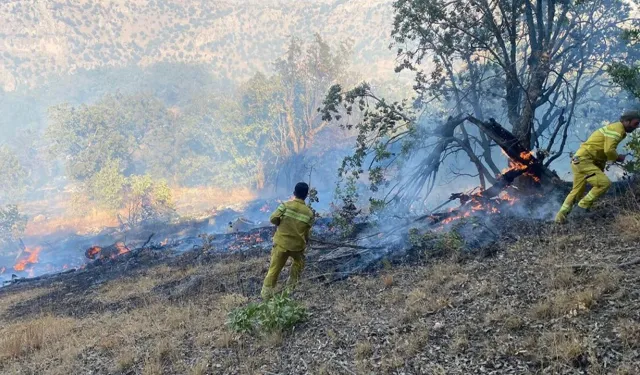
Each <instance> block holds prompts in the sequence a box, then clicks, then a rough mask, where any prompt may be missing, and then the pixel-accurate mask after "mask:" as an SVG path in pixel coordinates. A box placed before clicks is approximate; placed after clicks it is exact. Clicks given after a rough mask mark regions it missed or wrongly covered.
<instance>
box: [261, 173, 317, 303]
mask: <svg viewBox="0 0 640 375" xmlns="http://www.w3.org/2000/svg"><path fill="white" fill-rule="evenodd" d="M308 194H309V185H307V184H306V183H304V182H300V183H298V184H297V185H296V187H295V189H294V192H293V195H294V199H293V200H291V201H289V202H285V203H282V204H281V205H280V206H278V208H277V209H276V211H275V212H274V213H273V214H271V218H270V221H271V223H272V224H274V225H276V226H277V227H278V228H277V229H276V233H275V235H274V236H273V248H272V249H271V264H270V265H269V271H268V272H267V276H266V277H265V279H264V283H263V285H262V293H261V295H262V298H263V299H268V298H270V297H271V296H272V295H273V293H274V291H275V287H276V284H277V282H278V277H279V276H280V271H282V268H283V267H284V265H285V263H287V259H289V257H291V258H293V263H292V264H291V273H290V274H289V280H288V281H287V289H288V290H293V289H294V288H295V286H296V284H297V283H298V280H299V279H300V274H301V273H302V270H303V269H304V251H305V249H306V247H307V243H308V242H309V234H310V232H311V227H312V226H313V221H314V214H313V211H311V209H310V208H309V207H308V206H307V205H306V204H305V203H304V201H305V199H307V195H308Z"/></svg>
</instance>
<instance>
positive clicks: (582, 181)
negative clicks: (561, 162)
mask: <svg viewBox="0 0 640 375" xmlns="http://www.w3.org/2000/svg"><path fill="white" fill-rule="evenodd" d="M603 169H604V168H603V167H601V166H599V165H596V164H594V162H593V160H592V159H591V158H589V157H584V156H574V157H573V159H572V160H571V170H572V171H573V188H572V189H571V192H570V193H569V195H567V198H566V199H565V200H564V203H563V204H562V207H561V208H560V211H559V212H558V214H557V215H556V222H564V221H565V220H566V219H567V215H568V214H569V213H570V212H571V210H572V209H573V205H574V204H575V203H576V201H577V200H578V199H580V198H581V197H582V195H584V191H585V190H586V187H587V183H588V184H589V185H591V190H590V191H589V193H587V195H586V196H585V197H584V198H582V199H580V202H578V206H580V207H582V208H584V209H589V208H591V206H592V205H593V202H595V201H596V200H597V199H598V198H599V197H600V196H602V195H603V194H604V193H606V192H607V190H608V189H609V186H611V180H609V177H607V175H606V174H604V172H603Z"/></svg>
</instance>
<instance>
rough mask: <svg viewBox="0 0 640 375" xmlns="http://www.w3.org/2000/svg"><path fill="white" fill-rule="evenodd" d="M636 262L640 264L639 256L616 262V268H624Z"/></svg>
mask: <svg viewBox="0 0 640 375" xmlns="http://www.w3.org/2000/svg"><path fill="white" fill-rule="evenodd" d="M637 264H640V258H636V259H634V260H631V261H628V262H625V263H620V264H618V268H626V267H630V266H635V265H637Z"/></svg>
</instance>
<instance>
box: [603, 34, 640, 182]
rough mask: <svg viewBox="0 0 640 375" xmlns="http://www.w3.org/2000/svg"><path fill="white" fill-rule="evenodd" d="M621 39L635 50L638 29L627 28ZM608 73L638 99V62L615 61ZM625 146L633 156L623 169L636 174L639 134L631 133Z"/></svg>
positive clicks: (639, 77) (639, 66) (639, 87)
mask: <svg viewBox="0 0 640 375" xmlns="http://www.w3.org/2000/svg"><path fill="white" fill-rule="evenodd" d="M623 39H624V40H625V41H626V42H627V43H628V44H629V46H630V47H631V48H632V49H634V50H636V51H637V48H638V43H639V42H640V29H631V30H627V31H626V32H625V33H624V34H623ZM609 74H610V75H611V78H612V80H613V82H614V83H616V84H617V85H619V86H620V87H622V88H623V89H625V90H626V91H627V92H629V94H631V95H632V96H633V97H634V98H635V99H636V101H637V100H639V99H640V64H638V63H635V64H632V65H629V64H628V63H626V62H622V61H615V62H613V64H611V66H610V67H609ZM636 104H637V103H636ZM625 147H626V149H627V150H629V151H630V152H631V154H632V155H633V156H634V158H633V159H632V160H629V161H627V162H626V163H625V165H624V169H625V171H626V172H628V173H633V174H637V173H638V172H640V160H639V159H638V156H640V136H638V134H636V133H633V134H632V135H631V139H630V140H629V142H628V143H627V144H626V146H625Z"/></svg>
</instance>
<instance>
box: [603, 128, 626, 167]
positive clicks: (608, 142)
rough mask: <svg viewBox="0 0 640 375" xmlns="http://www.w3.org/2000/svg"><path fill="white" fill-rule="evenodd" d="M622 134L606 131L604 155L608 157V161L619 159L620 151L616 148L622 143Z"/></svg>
mask: <svg viewBox="0 0 640 375" xmlns="http://www.w3.org/2000/svg"><path fill="white" fill-rule="evenodd" d="M622 138H623V136H622V134H619V133H618V132H616V131H614V130H606V133H605V134H604V153H605V155H607V160H608V161H616V160H617V159H618V151H616V148H617V147H618V144H619V143H620V141H622Z"/></svg>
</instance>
